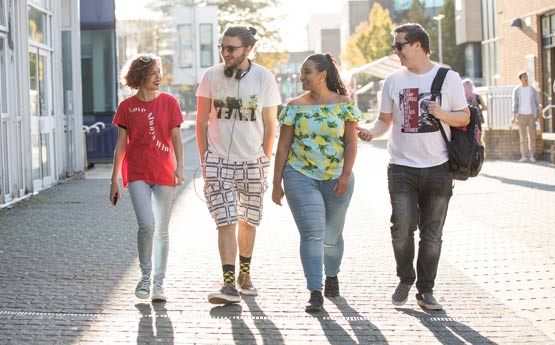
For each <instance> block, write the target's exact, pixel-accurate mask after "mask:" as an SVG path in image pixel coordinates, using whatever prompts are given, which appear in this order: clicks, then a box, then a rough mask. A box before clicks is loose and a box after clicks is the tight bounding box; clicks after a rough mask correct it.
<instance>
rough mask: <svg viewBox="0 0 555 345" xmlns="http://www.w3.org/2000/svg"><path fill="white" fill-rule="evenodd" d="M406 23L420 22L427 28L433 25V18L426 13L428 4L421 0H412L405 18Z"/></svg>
mask: <svg viewBox="0 0 555 345" xmlns="http://www.w3.org/2000/svg"><path fill="white" fill-rule="evenodd" d="M403 22H404V23H418V24H420V25H422V27H423V28H424V29H426V30H428V31H429V30H430V28H431V27H432V25H431V24H432V18H430V17H429V16H428V15H426V4H425V3H424V2H421V1H420V0H412V3H411V6H410V9H409V10H408V12H407V14H406V16H405V17H404V18H403Z"/></svg>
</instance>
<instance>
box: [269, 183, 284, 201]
mask: <svg viewBox="0 0 555 345" xmlns="http://www.w3.org/2000/svg"><path fill="white" fill-rule="evenodd" d="M284 195H285V192H284V191H283V187H282V186H281V183H279V184H277V183H274V187H273V188H272V201H273V202H274V203H275V204H277V205H279V206H282V205H281V199H283V196H284Z"/></svg>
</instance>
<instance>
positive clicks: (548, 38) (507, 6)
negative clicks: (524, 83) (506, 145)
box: [481, 0, 555, 133]
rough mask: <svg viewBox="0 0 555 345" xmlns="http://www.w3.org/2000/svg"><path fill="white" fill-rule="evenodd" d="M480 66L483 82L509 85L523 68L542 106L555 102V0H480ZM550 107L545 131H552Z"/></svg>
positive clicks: (551, 111)
mask: <svg viewBox="0 0 555 345" xmlns="http://www.w3.org/2000/svg"><path fill="white" fill-rule="evenodd" d="M481 6H482V26H483V32H484V38H483V41H482V50H483V59H482V61H483V70H484V79H485V84H486V85H490V86H512V85H515V86H516V85H518V84H519V83H520V82H519V80H518V78H517V74H518V72H519V71H526V72H527V73H528V76H529V80H530V84H532V85H534V86H535V87H536V88H538V90H540V95H541V102H542V106H543V108H544V109H545V108H546V107H549V106H550V105H553V104H554V103H555V91H554V90H553V83H554V82H555V3H554V2H553V1H552V0H536V1H519V0H504V1H500V0H498V1H485V0H482V1H481ZM553 114H555V111H553V108H548V109H546V116H547V117H548V119H544V120H543V121H542V127H543V131H544V132H550V133H553V132H555V123H554V121H553V118H552V115H553Z"/></svg>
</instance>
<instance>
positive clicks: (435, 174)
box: [387, 163, 453, 293]
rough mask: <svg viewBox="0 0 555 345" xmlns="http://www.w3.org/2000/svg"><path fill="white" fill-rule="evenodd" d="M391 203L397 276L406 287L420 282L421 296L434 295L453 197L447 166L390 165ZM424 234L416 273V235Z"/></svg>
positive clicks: (419, 290) (417, 285)
mask: <svg viewBox="0 0 555 345" xmlns="http://www.w3.org/2000/svg"><path fill="white" fill-rule="evenodd" d="M387 178H388V186H389V196H390V199H391V207H392V213H391V224H392V225H391V242H392V244H393V252H394V254H395V261H396V263H397V276H398V277H399V278H400V280H401V281H402V282H403V283H408V284H412V283H414V281H415V280H416V279H417V277H418V279H417V280H416V288H417V289H418V292H419V293H425V292H433V287H434V281H435V278H436V274H437V267H438V263H439V257H440V254H441V243H442V241H441V235H442V232H443V224H444V223H445V217H446V216H447V208H448V206H449V199H450V198H451V195H452V194H453V179H452V177H451V174H450V173H449V168H448V166H447V163H445V164H442V165H438V166H435V167H430V168H411V167H406V166H400V165H394V164H390V165H389V167H388V171H387ZM417 226H418V229H419V231H420V243H419V246H418V259H417V262H416V273H415V272H414V266H413V261H414V231H415V230H416V227H417Z"/></svg>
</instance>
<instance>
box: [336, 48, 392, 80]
mask: <svg viewBox="0 0 555 345" xmlns="http://www.w3.org/2000/svg"><path fill="white" fill-rule="evenodd" d="M399 68H401V61H400V60H399V57H398V56H397V55H395V54H391V55H388V56H384V57H383V58H380V59H378V60H374V61H372V62H369V63H367V64H366V65H362V66H358V67H354V68H351V69H350V70H348V71H346V72H345V74H346V77H347V78H349V79H350V78H352V77H353V76H354V75H355V74H358V73H365V74H370V75H371V76H373V77H376V78H380V79H385V77H386V76H387V75H388V74H389V73H391V72H393V71H395V70H397V69H399Z"/></svg>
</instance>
